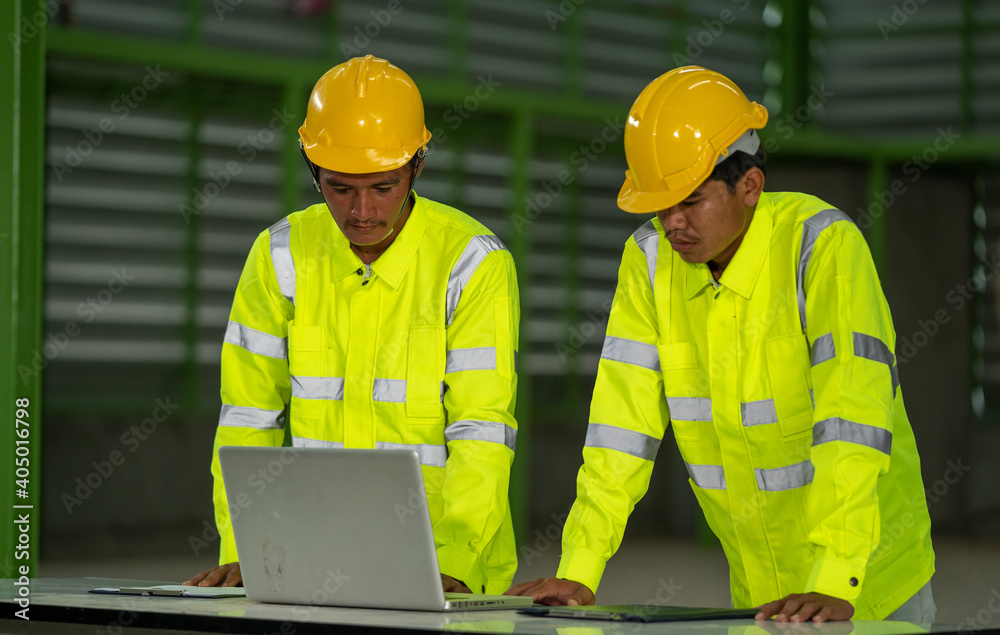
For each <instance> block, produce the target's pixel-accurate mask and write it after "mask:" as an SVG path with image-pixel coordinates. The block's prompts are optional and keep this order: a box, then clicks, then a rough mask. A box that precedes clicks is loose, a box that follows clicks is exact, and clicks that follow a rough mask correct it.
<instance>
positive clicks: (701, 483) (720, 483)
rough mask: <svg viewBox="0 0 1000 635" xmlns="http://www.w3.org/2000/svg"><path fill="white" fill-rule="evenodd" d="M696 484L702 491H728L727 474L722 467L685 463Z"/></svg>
mask: <svg viewBox="0 0 1000 635" xmlns="http://www.w3.org/2000/svg"><path fill="white" fill-rule="evenodd" d="M684 467H686V468H687V471H688V474H689V475H690V476H691V480H692V481H694V484H695V485H697V486H698V487H700V488H701V489H726V473H725V472H723V470H722V466H721V465H693V464H691V463H685V464H684Z"/></svg>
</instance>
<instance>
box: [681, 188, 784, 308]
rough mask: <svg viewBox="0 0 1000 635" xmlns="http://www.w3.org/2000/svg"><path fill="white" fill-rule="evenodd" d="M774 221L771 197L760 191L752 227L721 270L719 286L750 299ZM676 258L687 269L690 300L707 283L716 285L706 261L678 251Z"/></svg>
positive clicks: (687, 295)
mask: <svg viewBox="0 0 1000 635" xmlns="http://www.w3.org/2000/svg"><path fill="white" fill-rule="evenodd" d="M773 224H774V221H773V217H772V214H771V199H770V197H768V195H767V194H765V193H761V195H760V199H759V200H758V201H757V207H756V209H755V210H754V214H753V219H752V220H751V221H750V227H749V228H748V229H747V233H746V234H745V235H744V236H743V242H741V243H740V246H739V249H737V250H736V253H735V254H734V255H733V259H732V260H731V261H730V262H729V265H728V266H726V270H725V271H723V272H722V277H721V278H719V286H722V287H726V288H727V289H731V290H732V291H734V292H735V293H737V294H738V295H740V296H741V297H743V298H744V299H747V300H749V299H750V295H751V294H752V293H753V290H754V287H755V286H757V280H758V279H759V278H760V272H761V268H762V267H763V265H764V256H765V255H766V254H767V252H768V248H769V246H770V244H771V228H772V227H773ZM674 257H675V258H677V261H679V262H681V263H683V264H684V265H685V266H686V268H687V275H686V280H685V291H686V293H685V295H686V297H687V299H688V300H690V299H692V298H694V297H695V296H696V295H698V294H699V293H701V291H702V290H704V289H705V287H706V286H708V285H711V284H714V282H715V279H714V278H713V277H712V272H711V271H709V269H708V265H707V264H704V263H699V264H689V263H686V262H684V261H683V260H681V258H680V256H677V255H676V254H675V256H674Z"/></svg>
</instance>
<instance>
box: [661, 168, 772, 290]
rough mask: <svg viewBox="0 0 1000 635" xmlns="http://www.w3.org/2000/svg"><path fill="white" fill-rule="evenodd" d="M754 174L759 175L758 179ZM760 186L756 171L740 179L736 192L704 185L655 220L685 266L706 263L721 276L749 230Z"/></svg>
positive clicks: (722, 185)
mask: <svg viewBox="0 0 1000 635" xmlns="http://www.w3.org/2000/svg"><path fill="white" fill-rule="evenodd" d="M753 172H756V173H757V174H760V177H759V179H758V177H757V174H752V173H753ZM748 177H749V178H748ZM748 181H749V182H748ZM758 181H759V185H758V183H757V182H758ZM762 186H763V174H762V173H760V171H759V170H757V169H756V168H751V170H750V171H749V172H747V174H745V175H744V176H743V178H742V179H741V180H740V182H739V183H737V184H736V191H735V192H730V191H729V188H727V187H726V184H725V183H723V182H722V181H705V182H704V183H702V184H701V185H700V186H698V188H697V189H696V190H695V191H694V192H692V193H691V195H690V196H688V197H687V198H686V199H684V200H683V201H681V202H680V203H678V204H677V205H674V206H673V207H669V208H667V209H665V210H660V211H659V212H657V213H656V216H657V217H658V218H659V219H660V224H661V225H663V229H664V231H665V232H666V236H667V240H669V241H670V246H671V247H673V249H674V251H676V252H677V253H679V254H680V256H681V258H683V259H684V261H685V262H692V263H702V262H704V263H708V264H709V268H710V269H712V270H713V271H718V272H719V273H720V274H721V272H722V270H724V269H725V267H726V265H728V264H729V261H730V260H732V258H733V255H734V254H735V253H736V250H737V249H738V248H739V246H740V242H741V241H742V240H743V235H744V234H746V231H747V228H748V227H750V220H751V219H752V218H753V210H754V206H755V205H756V204H757V198H758V197H759V195H760V189H761V187H762Z"/></svg>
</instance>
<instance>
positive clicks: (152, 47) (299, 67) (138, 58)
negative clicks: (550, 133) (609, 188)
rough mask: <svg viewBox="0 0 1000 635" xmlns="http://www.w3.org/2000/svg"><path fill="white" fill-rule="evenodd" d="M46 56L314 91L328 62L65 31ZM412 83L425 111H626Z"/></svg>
mask: <svg viewBox="0 0 1000 635" xmlns="http://www.w3.org/2000/svg"><path fill="white" fill-rule="evenodd" d="M48 50H49V52H50V53H57V54H62V55H67V56H74V57H82V58H90V59H95V60H101V61H105V62H117V63H121V64H129V65H143V64H150V65H154V66H155V65H161V66H163V67H166V68H170V69H177V70H179V71H185V72H189V73H194V74H197V75H203V76H205V77H218V78H225V79H235V80H242V81H251V82H257V83H265V84H275V85H284V84H285V83H287V82H289V81H299V82H301V83H302V84H303V85H305V86H312V85H313V84H314V83H315V82H316V80H317V79H319V77H320V75H322V74H323V73H324V72H326V71H327V70H329V66H328V64H327V63H326V62H320V63H317V62H314V61H304V60H295V59H288V58H282V57H276V56H268V55H257V54H253V53H246V52H242V51H224V50H220V49H210V48H207V47H205V46H202V45H199V44H190V43H183V42H167V41H152V40H145V39H142V38H134V37H125V36H119V35H111V34H105V33H94V32H86V31H80V30H74V29H67V28H52V29H50V32H49V44H48ZM487 79H488V78H487ZM414 81H416V83H417V85H418V86H419V87H420V93H421V95H422V96H423V98H424V102H425V105H428V106H431V105H447V104H452V103H456V102H461V101H462V100H464V99H466V98H467V97H469V96H470V95H476V96H479V95H477V93H476V91H477V89H479V93H480V94H483V93H484V91H492V92H488V96H487V97H486V98H480V99H479V101H478V106H477V107H478V109H480V110H482V111H483V112H487V111H492V112H501V113H504V114H510V113H511V112H513V111H516V110H519V109H521V108H528V109H531V110H533V111H535V112H537V113H538V114H540V115H553V116H558V117H562V118H569V119H577V120H582V121H594V120H597V121H603V120H604V119H605V118H607V117H622V116H624V115H625V113H626V112H627V111H628V106H627V105H623V104H620V103H615V102H608V101H598V100H582V99H579V98H577V97H565V98H558V97H556V98H554V97H553V96H551V95H544V94H538V93H537V92H533V91H530V90H523V89H515V88H508V87H506V86H503V87H501V88H497V87H496V86H488V85H483V84H480V83H473V82H471V81H469V80H462V81H456V80H454V79H450V78H445V79H442V78H440V77H421V76H419V75H414Z"/></svg>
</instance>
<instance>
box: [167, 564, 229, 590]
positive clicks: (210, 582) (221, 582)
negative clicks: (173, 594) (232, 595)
mask: <svg viewBox="0 0 1000 635" xmlns="http://www.w3.org/2000/svg"><path fill="white" fill-rule="evenodd" d="M182 584H186V585H187V586H243V574H241V573H240V563H239V562H230V563H229V564H220V565H219V566H217V567H213V568H211V569H209V570H207V571H202V572H201V573H199V574H198V575H196V576H194V577H192V578H191V579H190V580H185V581H184V582H182Z"/></svg>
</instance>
